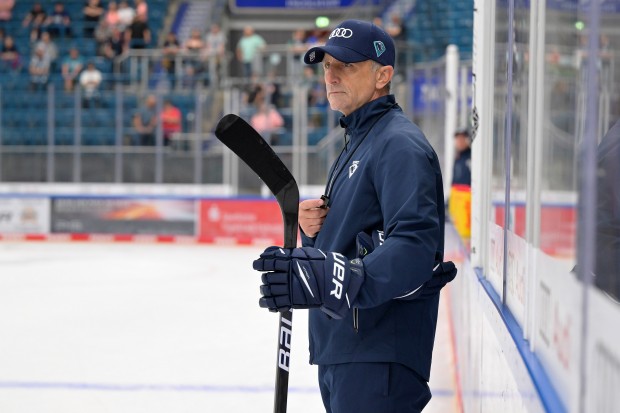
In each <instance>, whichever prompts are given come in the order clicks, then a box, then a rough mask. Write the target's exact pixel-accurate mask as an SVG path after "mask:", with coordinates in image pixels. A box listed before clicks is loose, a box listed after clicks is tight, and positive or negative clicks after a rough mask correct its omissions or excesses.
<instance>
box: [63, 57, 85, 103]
mask: <svg viewBox="0 0 620 413" xmlns="http://www.w3.org/2000/svg"><path fill="white" fill-rule="evenodd" d="M83 67H84V61H83V60H82V57H81V56H80V52H79V51H78V49H77V47H75V46H74V47H72V48H71V49H69V56H68V57H67V58H65V60H64V62H63V63H62V68H61V72H62V78H63V80H64V85H65V91H67V92H70V91H72V90H73V86H75V82H77V79H78V76H79V75H80V72H81V71H82V68H83Z"/></svg>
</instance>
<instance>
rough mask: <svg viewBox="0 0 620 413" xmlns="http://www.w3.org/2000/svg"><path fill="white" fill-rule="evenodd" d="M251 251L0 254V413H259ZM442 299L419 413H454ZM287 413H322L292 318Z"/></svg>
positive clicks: (96, 247)
mask: <svg viewBox="0 0 620 413" xmlns="http://www.w3.org/2000/svg"><path fill="white" fill-rule="evenodd" d="M262 249H263V248H261V247H239V246H211V245H209V246H205V245H178V244H152V245H149V244H140V245H138V244H119V243H110V244H94V243H53V242H49V243H36V242H31V243H7V242H4V243H0V412H2V413H77V412H80V413H84V412H88V413H100V412H101V413H102V412H114V413H122V412H127V413H129V412H131V413H140V412H145V413H146V412H148V413H159V412H162V413H163V412H166V413H170V412H175V413H180V412H188V413H189V412H191V413H193V412H196V413H198V412H202V413H204V412H223V411H225V412H270V411H272V410H273V388H274V378H275V361H276V339H277V315H275V314H272V313H269V312H267V311H264V310H262V309H260V308H259V307H258V304H257V301H258V297H259V293H258V291H259V274H258V273H256V272H254V271H252V270H251V262H252V260H253V259H254V258H255V257H257V256H258V254H259V253H260V251H262ZM448 299H449V295H447V294H442V300H441V304H440V318H439V323H438V327H437V336H436V344H435V352H434V354H433V369H432V373H431V383H430V386H431V390H432V392H433V394H434V397H433V400H432V401H431V403H430V404H429V406H428V407H427V409H425V413H426V412H430V413H433V412H435V413H437V412H442V413H450V412H459V409H458V402H457V396H456V394H457V392H456V391H455V374H454V368H453V366H454V363H453V351H452V341H451V334H450V323H449V318H448V314H447V305H448V304H449V303H448ZM293 325H294V328H293V349H292V361H291V375H290V383H289V402H288V406H289V408H288V411H290V412H292V413H309V412H322V411H324V409H323V406H322V402H321V398H320V395H319V392H318V387H317V383H316V374H317V373H316V372H317V370H316V366H311V365H309V364H308V350H307V348H308V336H307V313H306V312H305V311H303V310H296V311H295V312H294V318H293Z"/></svg>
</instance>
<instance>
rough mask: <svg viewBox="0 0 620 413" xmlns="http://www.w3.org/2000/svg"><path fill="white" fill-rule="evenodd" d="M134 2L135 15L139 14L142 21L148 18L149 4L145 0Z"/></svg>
mask: <svg viewBox="0 0 620 413" xmlns="http://www.w3.org/2000/svg"><path fill="white" fill-rule="evenodd" d="M135 3H136V16H141V17H143V18H144V21H145V22H146V21H148V20H149V6H148V4H146V1H145V0H135Z"/></svg>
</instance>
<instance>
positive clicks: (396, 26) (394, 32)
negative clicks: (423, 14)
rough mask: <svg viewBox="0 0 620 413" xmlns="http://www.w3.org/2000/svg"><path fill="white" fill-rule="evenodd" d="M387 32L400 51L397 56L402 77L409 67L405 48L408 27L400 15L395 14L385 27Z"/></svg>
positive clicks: (397, 65)
mask: <svg viewBox="0 0 620 413" xmlns="http://www.w3.org/2000/svg"><path fill="white" fill-rule="evenodd" d="M385 31H386V32H387V33H388V34H389V35H390V36H392V39H394V42H396V48H397V49H398V54H397V55H396V67H397V68H398V69H397V73H399V74H401V75H402V74H403V73H404V69H405V68H406V67H407V66H406V63H407V48H406V46H405V43H406V42H407V27H406V26H405V24H404V23H403V21H402V20H401V18H400V15H399V14H398V13H393V14H392V15H391V16H390V21H389V22H388V23H387V24H386V25H385Z"/></svg>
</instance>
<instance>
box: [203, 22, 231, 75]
mask: <svg viewBox="0 0 620 413" xmlns="http://www.w3.org/2000/svg"><path fill="white" fill-rule="evenodd" d="M205 47H206V53H207V56H208V57H209V58H211V57H215V58H216V59H217V63H218V65H219V64H220V63H221V61H222V60H223V59H224V56H225V55H226V35H225V34H224V32H223V31H222V29H221V28H220V25H219V24H217V23H214V24H212V25H211V29H210V30H209V33H207V36H206V37H205Z"/></svg>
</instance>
